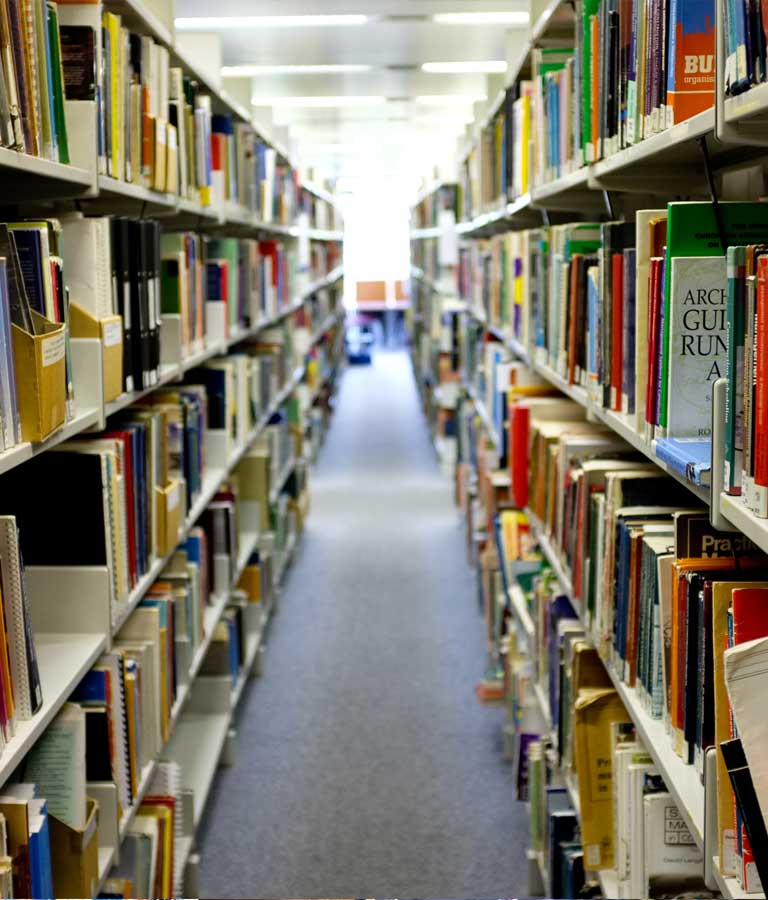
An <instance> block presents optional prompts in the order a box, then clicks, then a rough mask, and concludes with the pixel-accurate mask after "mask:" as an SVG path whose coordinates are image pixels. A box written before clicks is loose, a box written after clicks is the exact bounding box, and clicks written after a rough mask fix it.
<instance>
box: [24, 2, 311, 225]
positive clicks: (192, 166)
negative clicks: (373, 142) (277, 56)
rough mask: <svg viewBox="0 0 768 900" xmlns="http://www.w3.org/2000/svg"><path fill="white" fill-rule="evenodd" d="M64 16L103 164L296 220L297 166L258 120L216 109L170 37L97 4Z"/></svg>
mask: <svg viewBox="0 0 768 900" xmlns="http://www.w3.org/2000/svg"><path fill="white" fill-rule="evenodd" d="M53 9H54V10H55V9H56V6H55V5H54V6H53ZM59 18H60V20H61V26H60V28H61V45H62V51H61V62H60V63H59V72H60V73H63V74H62V75H61V76H60V78H63V82H64V87H65V96H66V99H67V100H68V101H72V102H75V101H80V102H83V101H86V102H87V101H90V102H92V103H93V104H94V106H95V114H96V121H97V141H98V156H97V159H98V166H99V173H100V174H103V175H109V176H111V177H112V178H116V179H118V180H120V181H127V182H130V183H133V184H138V185H141V186H143V187H147V188H151V189H153V190H155V191H158V192H160V193H165V194H171V195H174V196H179V197H181V198H183V199H187V200H192V201H195V202H198V203H200V204H201V205H203V206H212V205H213V206H216V207H217V208H221V206H222V204H223V203H226V202H231V203H234V204H237V205H239V206H240V207H243V208H245V209H247V210H250V211H251V212H254V213H255V214H257V215H258V217H259V218H260V219H262V220H263V221H265V222H277V223H282V224H288V223H290V222H293V221H294V219H295V217H296V214H297V211H298V199H299V198H298V185H297V181H296V173H295V172H294V171H293V170H292V169H291V167H290V165H289V164H288V163H287V162H286V161H285V160H283V159H282V157H280V156H279V154H278V153H277V151H276V150H275V149H274V148H272V147H271V146H269V145H268V144H267V143H266V142H265V141H263V140H262V138H261V137H260V136H259V135H258V134H257V133H256V132H255V131H254V129H253V128H252V127H251V125H250V124H248V123H245V122H237V121H235V119H234V117H233V116H232V115H227V114H219V113H215V112H213V101H212V98H211V96H210V94H209V93H208V92H207V91H206V89H205V88H204V87H203V86H202V85H200V84H199V83H198V82H197V81H196V79H195V78H193V77H191V76H189V75H185V74H184V72H183V70H182V69H181V68H179V67H177V66H172V65H171V64H170V54H169V50H168V48H167V47H165V46H163V45H162V44H161V43H159V42H157V41H156V40H154V39H153V38H152V37H151V36H149V35H146V34H140V33H137V32H134V31H131V30H130V28H128V27H126V26H125V25H124V24H123V20H122V17H121V16H120V15H119V14H117V13H114V12H109V11H104V12H103V13H102V11H101V8H100V7H99V6H94V5H92V4H87V3H78V2H75V3H71V2H67V3H64V4H61V5H60V7H59ZM52 27H53V26H52ZM57 34H58V27H57ZM52 44H53V42H52ZM13 45H14V42H13V41H11V46H12V47H13ZM60 105H61V115H62V117H63V116H64V111H65V109H64V103H63V101H62V102H61V104H60ZM64 134H65V135H66V131H64ZM61 161H62V162H64V161H68V159H67V160H64V159H62V160H61Z"/></svg>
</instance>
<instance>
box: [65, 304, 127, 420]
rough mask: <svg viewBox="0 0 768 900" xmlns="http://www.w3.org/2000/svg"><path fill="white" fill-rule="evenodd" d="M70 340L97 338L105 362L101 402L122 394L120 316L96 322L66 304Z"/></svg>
mask: <svg viewBox="0 0 768 900" xmlns="http://www.w3.org/2000/svg"><path fill="white" fill-rule="evenodd" d="M69 319H70V325H69V327H70V331H71V334H72V337H73V338H98V340H100V341H101V352H102V358H103V361H104V402H105V403H109V402H110V400H115V399H117V398H118V397H119V396H120V395H121V394H122V393H123V320H122V317H121V316H107V317H106V318H104V319H97V318H96V317H95V316H93V315H91V313H89V312H88V310H86V309H83V307H82V306H79V305H78V304H77V303H70V305H69Z"/></svg>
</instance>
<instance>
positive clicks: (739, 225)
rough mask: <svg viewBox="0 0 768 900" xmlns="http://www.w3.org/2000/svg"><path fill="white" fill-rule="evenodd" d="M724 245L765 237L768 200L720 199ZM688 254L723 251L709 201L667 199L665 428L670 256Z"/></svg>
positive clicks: (663, 422)
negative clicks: (670, 200) (764, 201)
mask: <svg viewBox="0 0 768 900" xmlns="http://www.w3.org/2000/svg"><path fill="white" fill-rule="evenodd" d="M719 206H720V215H721V219H722V223H723V231H724V241H725V246H726V247H729V246H737V245H739V244H754V243H757V242H762V241H765V240H768V203H744V202H740V201H734V202H725V203H720V204H719ZM681 256H682V257H687V256H720V257H723V258H724V257H725V251H724V249H723V245H722V244H721V241H720V233H719V230H718V227H717V222H716V220H715V211H714V206H713V205H712V203H709V202H696V201H692V202H681V203H670V204H669V205H668V207H667V247H666V267H667V273H668V274H667V278H666V284H665V286H664V318H663V328H662V336H661V340H662V358H661V396H660V398H659V425H660V426H661V427H662V428H663V429H665V430H666V428H667V423H668V414H669V362H670V337H669V336H670V322H671V319H672V314H673V309H672V301H673V298H672V280H673V279H672V278H671V272H672V260H674V259H675V258H676V257H681Z"/></svg>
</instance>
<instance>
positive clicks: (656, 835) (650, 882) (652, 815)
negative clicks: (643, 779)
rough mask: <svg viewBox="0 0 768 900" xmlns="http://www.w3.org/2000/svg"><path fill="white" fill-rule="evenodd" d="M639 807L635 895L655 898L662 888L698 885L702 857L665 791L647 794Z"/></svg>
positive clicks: (678, 811) (664, 889) (675, 889)
mask: <svg viewBox="0 0 768 900" xmlns="http://www.w3.org/2000/svg"><path fill="white" fill-rule="evenodd" d="M643 806H644V821H645V828H644V842H645V859H644V866H643V871H644V874H643V881H644V890H643V892H642V893H641V894H639V895H638V896H641V897H656V896H658V895H659V894H660V893H661V892H662V891H667V890H674V891H675V892H684V891H686V888H687V886H690V887H691V888H696V887H700V886H701V879H702V872H703V867H704V857H703V855H702V852H701V850H699V848H698V847H697V846H696V841H694V839H693V836H692V835H691V832H690V831H689V830H688V826H687V825H686V823H685V819H684V818H683V816H682V814H681V813H680V810H679V809H678V808H677V805H676V804H675V801H674V800H673V799H672V797H671V796H670V795H669V794H668V793H666V792H663V793H659V794H648V795H646V796H645V797H644V798H643ZM676 896H677V893H676Z"/></svg>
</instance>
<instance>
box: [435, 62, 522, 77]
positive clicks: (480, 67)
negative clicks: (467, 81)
mask: <svg viewBox="0 0 768 900" xmlns="http://www.w3.org/2000/svg"><path fill="white" fill-rule="evenodd" d="M421 71H422V72H428V73H429V74H430V75H464V74H475V73H478V74H481V75H485V74H488V75H491V74H496V73H501V72H506V71H507V64H506V62H505V61H504V60H503V59H485V60H482V59H481V60H476V61H469V62H428V63H424V65H423V66H422V67H421Z"/></svg>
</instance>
